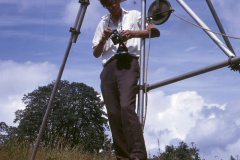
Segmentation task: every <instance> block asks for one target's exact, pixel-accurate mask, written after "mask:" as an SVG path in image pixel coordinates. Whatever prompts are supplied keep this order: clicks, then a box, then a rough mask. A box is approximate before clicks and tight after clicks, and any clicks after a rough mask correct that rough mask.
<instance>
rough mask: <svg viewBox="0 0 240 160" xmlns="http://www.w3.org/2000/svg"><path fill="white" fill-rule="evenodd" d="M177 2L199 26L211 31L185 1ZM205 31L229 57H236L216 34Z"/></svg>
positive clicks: (178, 0) (179, 0)
mask: <svg viewBox="0 0 240 160" xmlns="http://www.w3.org/2000/svg"><path fill="white" fill-rule="evenodd" d="M176 1H177V2H178V3H179V4H180V5H181V6H182V7H183V8H184V9H185V10H186V12H187V13H188V14H189V15H190V16H191V17H192V18H193V19H194V20H195V22H196V23H197V24H198V25H200V26H202V27H203V28H206V29H209V28H208V26H207V25H206V24H205V23H204V22H203V21H202V20H201V19H200V18H199V17H198V16H197V15H196V14H195V13H194V12H193V10H192V9H191V8H190V7H189V6H188V5H187V4H186V3H185V2H184V1H183V0H176ZM209 30H210V29H209ZM204 31H205V32H206V33H207V35H208V36H209V37H210V38H211V39H212V40H213V41H214V42H215V43H216V44H217V45H218V46H219V47H220V49H221V50H222V51H223V52H224V53H225V54H226V55H227V56H228V57H235V55H234V54H233V53H232V52H231V51H230V50H229V49H228V48H227V47H226V46H225V44H224V43H222V41H221V40H220V39H219V38H218V37H217V36H216V35H215V34H213V33H212V32H209V31H206V30H204Z"/></svg>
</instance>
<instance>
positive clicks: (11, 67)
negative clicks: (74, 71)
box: [0, 60, 57, 125]
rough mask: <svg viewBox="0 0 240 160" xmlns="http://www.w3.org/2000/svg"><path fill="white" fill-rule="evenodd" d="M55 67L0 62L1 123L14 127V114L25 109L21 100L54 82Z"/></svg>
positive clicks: (48, 64) (47, 63)
mask: <svg viewBox="0 0 240 160" xmlns="http://www.w3.org/2000/svg"><path fill="white" fill-rule="evenodd" d="M56 73H57V72H56V67H55V65H53V64H51V63H49V62H44V63H33V62H30V61H28V62H25V63H16V62H14V61H11V60H9V61H1V60H0V77H1V79H0V88H1V90H0V102H1V103H0V108H1V112H0V121H3V122H6V123H7V125H13V123H12V122H13V120H14V118H15V115H14V112H15V111H16V110H17V109H23V108H24V104H23V103H22V101H21V99H22V97H23V95H24V94H27V93H29V92H32V91H33V90H34V89H37V87H38V86H43V85H46V84H48V83H50V82H51V81H53V80H54V77H55V76H56Z"/></svg>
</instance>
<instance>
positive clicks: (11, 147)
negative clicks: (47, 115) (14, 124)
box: [0, 138, 116, 160]
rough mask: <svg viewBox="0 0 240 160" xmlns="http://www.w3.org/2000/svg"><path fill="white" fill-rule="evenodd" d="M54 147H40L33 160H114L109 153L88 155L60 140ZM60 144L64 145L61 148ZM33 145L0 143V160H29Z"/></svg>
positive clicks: (28, 143) (15, 142)
mask: <svg viewBox="0 0 240 160" xmlns="http://www.w3.org/2000/svg"><path fill="white" fill-rule="evenodd" d="M55 142H57V143H56V144H55V147H54V148H52V147H51V146H50V145H48V146H43V145H41V146H40V147H39V148H38V152H37V155H36V158H35V160H116V158H115V155H114V154H113V153H112V152H110V151H103V152H100V153H97V152H94V153H90V152H87V151H85V150H83V149H82V147H81V146H80V145H76V146H74V147H71V144H67V143H66V142H63V141H62V139H60V140H58V141H55ZM62 144H66V145H65V146H63V145H62ZM33 148H34V144H33V143H30V142H28V141H26V140H20V139H15V138H14V139H10V140H9V141H8V142H7V143H0V160H29V159H30V158H31V155H32V151H33Z"/></svg>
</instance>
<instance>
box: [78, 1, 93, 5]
mask: <svg viewBox="0 0 240 160" xmlns="http://www.w3.org/2000/svg"><path fill="white" fill-rule="evenodd" d="M78 3H81V4H82V5H85V4H87V5H89V4H90V3H89V2H86V1H85V0H79V1H78Z"/></svg>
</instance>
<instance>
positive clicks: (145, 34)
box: [121, 24, 160, 41]
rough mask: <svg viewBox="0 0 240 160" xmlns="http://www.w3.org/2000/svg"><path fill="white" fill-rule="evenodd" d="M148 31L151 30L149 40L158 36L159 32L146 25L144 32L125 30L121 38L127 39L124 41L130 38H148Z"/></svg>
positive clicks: (153, 27) (152, 26)
mask: <svg viewBox="0 0 240 160" xmlns="http://www.w3.org/2000/svg"><path fill="white" fill-rule="evenodd" d="M150 29H151V38H154V37H159V36H160V31H159V30H158V29H157V28H156V27H155V26H154V25H152V24H150V25H148V29H145V30H137V31H136V30H135V31H131V30H125V31H123V32H122V34H121V36H122V37H124V36H126V37H127V38H126V39H125V41H127V40H128V39H131V38H149V32H150Z"/></svg>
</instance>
